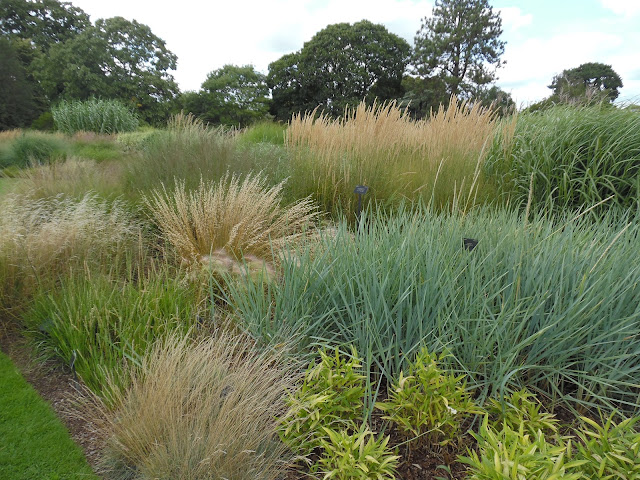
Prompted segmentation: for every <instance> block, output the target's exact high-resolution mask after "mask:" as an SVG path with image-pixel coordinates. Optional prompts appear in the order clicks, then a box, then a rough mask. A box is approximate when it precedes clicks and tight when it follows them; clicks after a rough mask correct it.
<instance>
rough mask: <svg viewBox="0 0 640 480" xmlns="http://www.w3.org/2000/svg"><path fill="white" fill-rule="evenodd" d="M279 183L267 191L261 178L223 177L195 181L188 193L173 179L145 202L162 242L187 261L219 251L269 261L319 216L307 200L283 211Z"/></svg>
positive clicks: (258, 176)
mask: <svg viewBox="0 0 640 480" xmlns="http://www.w3.org/2000/svg"><path fill="white" fill-rule="evenodd" d="M282 188H283V183H280V184H278V185H275V186H272V187H267V185H266V179H265V178H264V177H263V176H262V175H260V174H257V175H247V176H246V177H245V178H244V180H242V181H240V178H239V177H237V176H235V175H234V176H229V175H228V174H227V175H225V176H224V177H223V178H222V179H221V180H220V181H219V182H217V183H214V182H205V181H202V180H201V181H200V185H199V186H198V188H196V189H194V190H191V191H187V189H186V187H185V184H184V182H180V181H179V180H176V185H175V189H173V190H172V191H171V192H169V191H167V189H166V188H165V187H164V185H163V187H162V190H154V191H153V192H152V193H151V194H150V196H148V197H145V198H144V202H145V204H146V206H147V207H148V208H149V210H150V211H151V213H152V215H153V218H154V220H155V222H156V224H157V225H158V227H159V228H160V230H161V231H162V233H163V235H164V237H165V238H166V240H167V241H168V242H169V243H170V244H171V245H172V246H173V247H174V248H175V250H176V251H177V253H178V255H179V256H181V257H182V258H184V259H185V260H187V261H193V260H194V259H197V258H201V257H202V256H205V255H209V254H211V253H212V252H214V251H217V250H219V249H224V250H225V251H226V252H227V253H229V254H230V255H232V256H233V257H235V258H237V259H241V258H242V257H243V256H246V255H253V256H256V257H258V258H261V259H265V260H269V261H270V260H272V259H273V256H272V252H273V251H274V250H276V251H277V250H278V249H280V248H282V247H284V246H285V245H287V244H289V243H291V242H294V241H296V240H297V239H299V238H301V237H303V236H304V235H305V234H306V232H307V229H308V227H309V226H310V225H311V224H312V223H313V221H314V220H315V219H316V218H317V216H318V213H317V211H316V208H315V207H314V205H313V203H312V202H311V201H310V200H309V199H304V200H300V201H298V202H296V203H294V204H292V205H289V206H286V207H282V206H281V205H280V203H281V199H282Z"/></svg>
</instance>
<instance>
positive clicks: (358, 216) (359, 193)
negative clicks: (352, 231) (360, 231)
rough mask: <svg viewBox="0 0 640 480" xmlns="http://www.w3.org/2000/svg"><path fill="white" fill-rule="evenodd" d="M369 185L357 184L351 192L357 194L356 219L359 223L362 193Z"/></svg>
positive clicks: (365, 191)
mask: <svg viewBox="0 0 640 480" xmlns="http://www.w3.org/2000/svg"><path fill="white" fill-rule="evenodd" d="M367 190H369V187H365V186H364V185H358V186H357V187H356V188H355V190H354V191H353V193H355V194H357V195H358V210H357V211H356V220H357V221H358V223H360V213H361V212H362V195H364V194H365V193H367Z"/></svg>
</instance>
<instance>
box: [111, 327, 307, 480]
mask: <svg viewBox="0 0 640 480" xmlns="http://www.w3.org/2000/svg"><path fill="white" fill-rule="evenodd" d="M292 365H295V364H292V363H291V362H285V359H284V357H283V355H282V354H281V353H278V352H262V353H260V352H258V351H256V350H255V349H254V348H253V345H252V342H251V341H250V340H249V339H248V338H247V337H237V336H233V335H231V334H229V333H221V332H220V333H217V334H216V335H214V336H213V337H209V338H207V339H204V340H200V341H198V342H196V343H194V344H192V343H190V342H189V341H188V340H187V339H184V338H181V337H179V336H177V335H174V336H172V337H170V338H169V339H167V340H166V341H164V342H159V343H158V344H157V345H156V347H155V348H154V350H153V351H152V352H151V353H150V354H149V355H147V356H145V358H144V359H143V360H142V366H141V367H140V368H139V369H135V371H134V372H135V375H134V380H133V383H132V385H131V387H130V388H129V389H127V390H126V391H123V392H122V393H121V394H120V395H119V396H118V398H117V402H116V404H115V408H113V409H112V410H111V411H109V412H107V414H106V417H107V418H108V419H109V427H110V428H109V430H110V438H109V440H108V443H107V451H106V459H105V465H106V467H107V470H109V471H110V473H111V475H113V478H123V479H124V478H127V479H130V478H135V479H152V478H171V479H175V480H187V479H188V480H199V479H203V480H204V479H212V478H229V479H237V480H245V479H246V480H255V479H258V480H275V479H277V478H283V477H284V474H285V470H286V467H287V463H288V461H289V460H290V459H291V458H290V455H289V454H288V453H287V451H286V447H284V444H283V443H282V442H280V440H279V438H278V436H277V433H276V430H277V420H276V417H279V416H281V415H283V414H284V412H285V411H286V405H285V396H286V393H287V391H290V390H291V389H292V388H293V386H294V384H295V381H296V379H297V376H298V375H297V373H295V370H294V368H292Z"/></svg>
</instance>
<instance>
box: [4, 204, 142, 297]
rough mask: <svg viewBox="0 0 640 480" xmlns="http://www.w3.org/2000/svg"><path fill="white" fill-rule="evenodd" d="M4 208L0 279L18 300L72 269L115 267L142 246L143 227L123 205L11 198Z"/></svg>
mask: <svg viewBox="0 0 640 480" xmlns="http://www.w3.org/2000/svg"><path fill="white" fill-rule="evenodd" d="M0 209H1V210H2V216H1V217H0V277H1V279H2V285H3V289H4V294H5V295H4V296H10V297H12V300H13V301H14V302H18V303H21V302H28V300H29V296H30V295H31V293H33V291H34V290H35V289H36V288H37V287H38V286H43V285H51V284H54V283H55V282H56V281H57V279H58V277H59V276H60V275H61V274H64V273H66V272H69V271H70V269H73V268H90V267H94V266H96V267H99V268H103V269H104V270H108V269H109V268H113V267H114V266H115V264H116V263H118V262H121V261H124V260H125V258H124V257H126V255H127V253H130V252H133V251H137V250H138V249H139V247H140V242H141V227H140V225H139V224H138V223H137V222H136V221H134V220H133V219H132V218H131V216H130V214H129V212H128V211H127V210H126V209H125V208H124V205H123V204H121V203H120V202H119V201H115V202H111V203H110V202H106V201H104V200H100V199H99V198H98V197H97V196H96V195H95V194H91V193H88V194H85V195H84V197H82V198H81V199H79V200H74V199H69V198H64V197H62V196H57V197H54V198H48V199H40V200H36V199H34V198H33V197H31V196H29V195H21V194H10V195H7V196H5V197H4V198H3V199H2V201H1V202H0ZM5 300H6V299H2V301H1V302H0V304H4V305H3V306H4V307H6V306H7V305H6V301H5ZM14 306H15V305H14Z"/></svg>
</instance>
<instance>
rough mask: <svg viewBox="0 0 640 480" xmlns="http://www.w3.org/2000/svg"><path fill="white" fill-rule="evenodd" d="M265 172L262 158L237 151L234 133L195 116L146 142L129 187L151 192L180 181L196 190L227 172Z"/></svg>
mask: <svg viewBox="0 0 640 480" xmlns="http://www.w3.org/2000/svg"><path fill="white" fill-rule="evenodd" d="M262 168H263V166H261V165H260V163H259V159H258V158H256V157H255V156H252V155H249V154H246V153H243V152H241V151H239V150H238V149H237V146H236V139H235V136H234V135H233V134H232V133H230V132H228V131H225V130H224V129H222V128H213V127H209V126H206V125H205V124H203V123H202V121H200V120H198V119H197V118H196V117H194V116H193V115H191V114H189V115H184V114H179V115H176V116H174V117H172V119H171V120H170V121H169V124H168V126H167V130H166V131H158V132H156V133H155V134H154V135H151V136H149V137H148V138H147V139H146V140H145V141H144V143H143V148H142V155H141V158H139V159H136V160H135V161H133V162H131V164H130V166H129V172H128V175H127V184H128V187H129V188H130V189H131V190H134V191H142V192H148V191H149V190H152V189H154V188H157V187H159V186H160V185H161V184H164V185H166V186H167V188H171V186H173V185H174V180H175V179H178V180H180V181H182V182H184V183H185V185H186V186H187V187H189V188H192V187H197V186H198V184H199V183H200V180H201V179H204V180H212V181H217V180H219V179H221V178H222V177H223V176H224V175H225V174H226V173H227V172H232V173H238V174H242V173H248V172H251V171H253V170H256V169H258V170H260V169H262ZM265 170H269V169H266V168H265Z"/></svg>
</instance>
